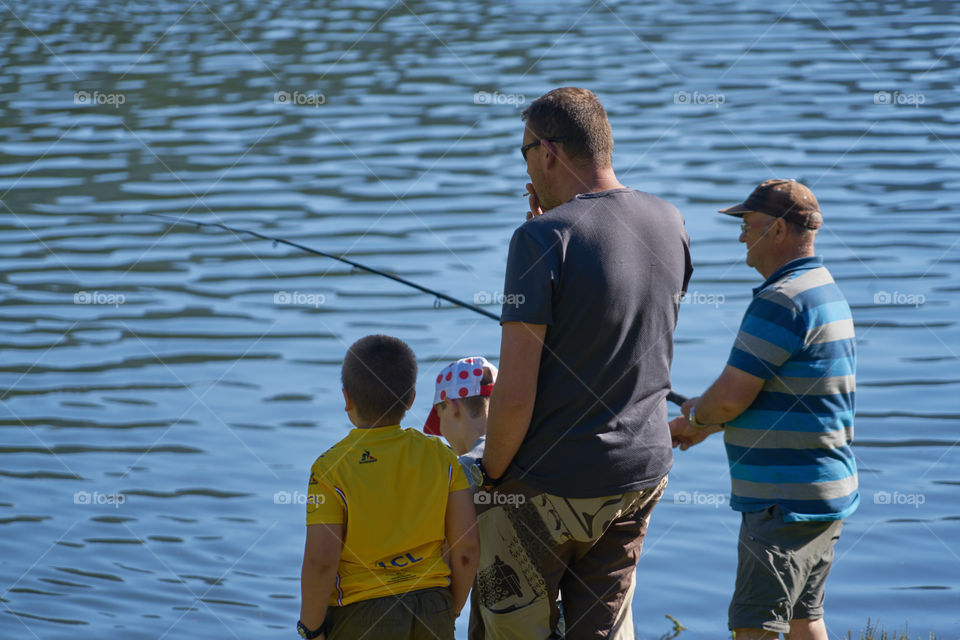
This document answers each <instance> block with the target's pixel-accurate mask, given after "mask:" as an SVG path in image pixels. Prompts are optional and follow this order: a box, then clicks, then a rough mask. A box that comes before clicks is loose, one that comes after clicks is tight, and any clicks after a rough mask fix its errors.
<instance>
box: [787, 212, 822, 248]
mask: <svg viewBox="0 0 960 640" xmlns="http://www.w3.org/2000/svg"><path fill="white" fill-rule="evenodd" d="M783 221H784V222H786V223H787V230H788V231H790V233H792V234H793V235H794V236H795V237H796V238H797V239H799V240H800V241H801V242H803V243H804V244H807V243H809V244H813V239H814V238H815V237H816V235H817V230H816V229H811V228H810V227H805V226H803V225H802V224H797V223H796V222H793V221H792V220H787V219H786V218H784V219H783Z"/></svg>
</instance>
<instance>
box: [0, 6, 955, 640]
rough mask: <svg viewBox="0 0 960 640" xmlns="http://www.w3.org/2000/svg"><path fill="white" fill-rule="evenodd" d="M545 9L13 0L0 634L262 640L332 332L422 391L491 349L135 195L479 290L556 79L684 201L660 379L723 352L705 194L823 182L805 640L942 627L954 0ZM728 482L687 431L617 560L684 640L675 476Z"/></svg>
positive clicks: (720, 583)
mask: <svg viewBox="0 0 960 640" xmlns="http://www.w3.org/2000/svg"><path fill="white" fill-rule="evenodd" d="M556 8H557V7H556V5H555V4H547V3H542V2H529V3H523V4H521V5H517V6H514V5H507V4H504V5H497V4H491V3H453V2H427V1H407V2H398V3H390V2H379V1H374V0H371V1H368V2H364V3H348V2H326V3H320V4H318V3H307V2H303V1H301V0H294V1H292V2H283V3H281V2H267V3H253V2H239V1H236V0H233V1H230V0H227V1H224V2H218V3H206V2H199V3H190V2H172V1H170V2H164V3H159V4H158V3H153V4H139V5H129V4H127V3H121V2H106V3H81V4H80V5H75V4H74V5H70V6H69V7H67V6H66V5H64V4H63V3H60V2H52V1H39V0H38V1H29V2H23V3H16V4H10V5H8V6H5V7H4V13H3V26H4V28H3V29H2V30H0V49H2V56H3V62H4V64H3V68H4V73H3V74H2V76H0V89H2V91H0V95H2V98H0V110H2V111H0V200H2V205H3V206H2V210H3V215H2V217H0V260H2V265H3V277H2V278H0V305H2V307H0V346H2V352H0V353H2V358H0V387H2V388H3V395H2V401H3V402H2V406H3V414H2V415H0V427H2V429H3V433H4V438H3V440H2V443H0V469H2V471H0V487H2V495H0V524H2V525H3V527H4V532H5V533H6V535H4V536H2V538H0V539H2V541H0V550H2V553H0V556H2V557H3V558H4V560H3V562H2V578H3V579H2V583H3V584H4V585H5V586H4V593H3V594H2V598H3V605H4V607H5V611H6V613H7V615H5V616H2V617H0V635H2V636H3V637H34V635H35V636H36V637H42V638H59V637H67V636H71V637H73V636H75V635H76V634H77V633H80V634H84V635H90V636H91V637H112V636H113V635H118V634H129V633H134V634H142V635H143V636H144V637H160V636H163V635H164V634H165V633H166V636H165V637H170V638H178V637H186V638H201V637H223V636H224V634H226V635H227V636H228V637H229V636H232V635H236V636H237V637H247V636H248V635H249V636H254V635H255V636H257V637H289V635H290V633H291V630H292V629H293V625H294V624H295V623H296V618H297V613H298V606H299V605H298V603H299V584H298V571H299V561H300V550H301V548H302V544H303V505H302V503H299V501H300V498H301V497H302V493H299V492H301V491H302V490H303V488H304V483H305V474H306V470H307V468H308V467H309V464H310V462H312V460H313V458H314V457H315V456H316V455H317V454H318V453H319V452H321V451H323V450H324V449H326V447H328V446H329V445H330V444H332V443H333V442H334V441H336V440H337V439H338V438H339V437H340V435H341V434H343V433H344V431H345V430H346V428H347V423H346V421H345V419H344V415H343V413H342V406H341V404H340V402H341V401H340V400H339V388H338V387H339V382H338V367H339V363H340V359H341V358H342V354H343V351H344V350H345V348H346V345H348V344H349V343H350V342H352V341H353V340H354V339H356V338H357V337H359V336H361V335H363V334H366V333H370V332H387V333H392V334H395V335H398V336H401V337H402V338H404V339H405V340H407V341H408V342H409V343H410V344H411V345H412V346H413V348H414V350H415V351H416V352H417V354H418V356H419V357H420V361H421V372H422V378H421V379H422V382H421V384H420V388H419V391H420V397H421V398H426V397H429V396H430V395H431V390H430V384H429V383H430V379H431V377H432V372H435V371H436V370H437V369H438V368H439V367H440V366H442V365H443V364H444V363H446V362H447V361H449V360H452V359H454V358H457V357H461V356H463V355H468V354H479V355H484V356H486V357H488V358H495V357H496V356H497V354H498V349H499V330H498V327H497V325H496V323H494V322H491V321H490V320H488V319H485V318H483V317H481V316H479V315H476V314H473V313H471V312H469V311H465V310H463V309H458V308H455V307H453V306H451V305H450V304H448V303H443V304H440V305H439V307H438V308H437V307H436V306H435V301H434V300H433V299H431V298H430V297H429V296H426V295H423V294H420V293H419V292H416V291H413V290H409V289H406V288H403V287H401V286H400V285H398V284H396V283H394V282H390V281H388V280H386V279H384V278H380V277H377V276H373V275H369V274H366V273H363V272H359V271H354V270H351V268H350V267H348V266H346V265H343V264H340V263H337V262H334V261H329V260H325V259H323V258H318V257H316V256H311V255H308V254H304V253H302V252H298V251H296V250H294V249H291V248H290V247H284V246H282V245H281V246H276V247H274V246H271V244H270V243H268V242H262V241H257V240H255V239H252V238H249V237H246V236H235V235H232V234H230V233H228V232H225V231H214V230H207V229H197V228H195V227H191V226H171V225H169V224H166V223H165V222H163V221H160V220H157V219H154V218H151V217H149V216H144V215H142V214H146V213H163V214H170V215H175V216H179V215H184V214H185V215H187V216H189V217H191V218H195V219H198V220H203V221H216V220H221V221H225V222H227V223H229V224H234V225H239V226H244V227H249V228H253V229H257V230H261V231H264V232H265V233H269V234H271V235H278V236H283V237H290V238H292V239H296V240H298V241H300V242H303V243H305V244H308V245H310V246H314V247H316V248H319V249H322V250H324V251H328V252H332V253H345V254H349V255H351V256H352V257H355V258H356V259H357V260H360V261H362V262H365V263H369V264H370V265H371V266H375V267H378V268H383V269H387V270H390V271H393V272H395V273H398V274H400V275H402V276H404V277H407V278H410V279H413V280H415V281H417V282H420V283H422V284H424V285H425V286H429V287H432V288H436V289H439V290H441V291H444V292H447V293H449V294H451V295H453V296H456V297H460V298H463V299H466V300H468V301H471V302H472V301H473V300H474V299H477V300H479V301H483V300H484V299H487V298H489V297H490V296H494V295H496V292H498V291H499V290H500V288H501V287H502V278H503V268H504V257H505V252H506V243H507V241H508V239H509V236H510V234H511V232H512V230H513V228H514V227H515V226H516V225H517V224H519V223H520V222H521V221H522V219H523V214H524V212H525V202H524V201H523V200H522V199H521V198H520V197H519V194H520V193H522V192H523V185H524V183H525V182H526V176H525V174H524V168H523V166H522V163H521V161H520V156H519V154H518V153H517V146H518V144H519V139H520V135H519V134H520V120H519V118H518V109H517V107H518V106H520V107H522V106H523V105H524V104H526V103H528V102H529V101H530V100H532V99H533V98H534V97H536V96H537V95H539V94H540V93H542V92H544V91H545V90H547V89H549V88H551V87H553V86H559V85H569V84H576V85H584V86H588V87H590V88H592V89H594V90H595V91H597V92H598V93H599V94H600V96H601V98H602V99H603V101H604V102H605V104H606V106H607V108H608V111H609V113H610V116H611V119H612V122H613V126H614V132H615V136H616V140H617V146H616V152H615V163H616V168H617V171H618V174H619V176H620V178H621V180H622V181H624V182H626V183H628V184H630V185H632V186H635V187H637V188H641V189H644V190H647V191H651V192H653V193H656V194H658V195H661V196H663V197H666V198H668V199H670V200H672V201H673V202H675V203H676V204H677V205H678V206H679V207H680V208H681V210H682V211H683V212H684V214H685V216H686V219H687V226H688V229H689V231H690V234H691V236H692V238H693V251H694V258H695V262H696V267H697V271H696V274H695V276H694V280H693V283H692V284H691V291H692V292H694V293H699V294H701V296H700V297H699V298H692V299H691V300H692V301H691V303H688V304H687V305H685V306H684V307H683V309H682V311H681V322H680V327H679V330H678V336H677V345H678V346H677V355H676V362H675V366H674V386H675V388H676V389H677V390H678V391H680V392H682V393H693V392H696V391H697V390H700V389H702V388H703V387H704V386H705V385H706V384H708V383H709V382H710V380H711V379H712V376H713V375H714V374H715V373H716V372H718V371H719V368H720V366H721V364H722V362H723V359H724V357H725V354H726V351H727V349H728V348H729V345H730V342H731V339H732V334H733V333H734V331H735V329H736V327H737V324H738V322H739V318H740V316H741V314H742V312H743V309H744V307H745V305H746V303H747V301H748V299H749V289H750V287H752V286H756V284H757V283H758V278H757V276H756V274H755V273H754V272H752V271H751V270H750V269H748V268H747V267H746V266H745V265H743V263H742V259H743V249H742V247H741V246H740V245H738V244H737V243H736V241H735V240H736V229H735V225H734V223H733V222H732V221H730V220H725V219H721V216H717V215H715V213H714V211H715V210H716V208H717V207H718V206H720V205H723V204H729V203H731V202H735V201H739V200H740V199H742V198H743V197H744V196H745V195H746V194H747V193H748V192H749V190H750V189H751V188H752V186H753V185H754V184H755V183H757V182H759V181H760V180H761V179H763V178H766V177H770V176H779V177H796V178H798V179H801V180H803V181H805V182H807V183H808V184H810V185H811V186H812V187H813V188H814V191H815V192H816V194H817V196H818V198H819V200H820V202H821V204H822V205H823V207H824V210H825V213H826V219H827V226H826V227H825V228H824V229H823V231H822V233H821V234H820V239H819V247H820V250H821V252H822V253H823V254H824V256H825V257H826V258H827V261H828V264H829V265H830V267H831V270H832V271H833V273H834V275H835V277H836V278H837V280H838V282H839V283H840V285H841V287H842V288H843V289H844V291H845V293H846V294H847V296H848V298H849V299H850V301H851V303H852V306H853V308H854V315H855V318H856V325H857V331H858V337H859V348H860V366H859V372H860V376H859V382H860V390H859V396H858V406H859V412H858V413H859V420H858V423H857V433H858V437H859V438H860V441H859V443H858V446H857V448H856V453H857V455H858V458H859V461H860V466H861V470H862V478H861V481H862V485H863V506H862V507H861V509H860V511H859V512H858V513H857V515H856V516H855V517H854V518H852V519H851V520H850V521H849V522H848V523H847V526H846V528H845V533H844V536H843V538H842V540H841V543H840V546H839V548H838V561H837V564H836V566H835V568H834V572H833V576H832V577H831V582H830V588H829V604H828V618H827V620H828V626H829V628H830V631H831V637H833V636H837V635H840V634H841V633H845V632H846V630H847V629H854V630H856V629H858V628H860V627H861V626H862V625H863V624H864V622H865V621H866V619H867V618H868V617H870V618H873V619H874V620H875V621H876V620H877V619H878V618H879V619H880V620H882V621H883V622H884V623H885V624H887V625H888V627H889V626H902V624H903V621H904V619H909V620H910V623H911V628H913V629H914V630H915V631H917V632H926V631H928V630H929V631H936V632H937V633H938V634H939V635H940V637H944V638H947V637H956V633H957V629H960V620H958V619H957V617H956V612H957V611H960V606H958V605H960V595H958V594H960V591H958V588H960V584H958V581H957V575H958V571H957V568H958V563H960V547H958V546H957V542H956V540H957V539H958V532H960V530H958V521H960V513H958V512H957V510H956V508H955V505H956V504H957V500H956V496H957V486H958V485H960V456H958V453H957V452H958V450H960V449H958V447H957V446H956V445H957V442H958V440H957V434H956V432H955V429H953V428H952V427H953V425H954V423H955V421H956V420H957V419H958V417H960V414H958V412H957V409H956V402H955V401H954V400H953V395H955V394H953V393H952V391H953V388H954V387H955V386H956V385H957V384H958V382H960V378H958V374H957V371H958V368H957V365H958V363H957V360H958V355H957V345H958V344H960V335H958V333H960V332H958V329H957V327H956V315H957V314H956V308H955V307H956V295H955V294H956V292H957V291H958V290H960V283H958V282H957V277H958V272H960V271H958V264H960V254H958V249H957V237H958V232H960V222H958V219H957V216H956V213H955V203H956V201H957V198H958V191H960V184H958V182H957V180H956V177H955V174H956V169H957V167H958V165H960V160H958V156H957V153H958V148H957V141H958V139H960V131H958V129H957V127H956V122H955V121H956V117H955V113H956V112H955V105H956V97H955V92H954V87H955V86H956V83H957V73H956V71H955V69H956V68H957V66H958V64H957V63H958V60H957V58H958V56H960V49H957V48H955V47H954V44H955V43H956V40H957V38H958V37H960V33H958V32H957V29H956V27H955V25H954V22H955V21H954V20H953V18H952V16H953V11H952V10H953V4H952V3H949V2H937V1H932V0H931V1H918V2H911V3H905V2H895V3H885V4H884V3H876V2H847V3H829V2H801V3H788V2H784V3H772V4H771V3H761V2H755V1H747V2H736V3H733V2H723V1H716V2H696V3H694V2H685V3H681V4H680V5H671V4H655V3H639V4H638V3H622V2H600V3H595V4H591V3H586V2H570V3H568V4H567V5H564V6H563V7H562V10H560V11H557V10H556ZM678 9H679V10H678ZM718 25H722V27H723V28H720V29H718V28H717V27H718ZM281 294H285V295H281ZM696 300H710V301H712V302H711V303H705V304H698V303H696ZM721 300H722V302H720V301H721ZM425 414H426V405H425V404H421V403H419V402H418V403H417V404H416V405H415V407H414V410H413V412H412V414H411V416H410V418H409V420H408V423H409V424H411V425H416V424H419V423H420V422H421V421H422V419H423V418H424V417H425ZM726 488H727V474H726V462H725V458H724V456H723V454H722V451H721V447H720V445H719V442H711V443H708V444H706V445H704V446H702V447H700V448H699V449H695V450H693V451H691V452H689V453H685V454H681V455H679V456H678V459H677V464H676V467H675V470H674V473H673V477H672V481H671V491H670V492H669V493H668V496H667V497H666V498H665V500H664V502H663V504H662V505H661V506H660V507H659V508H658V509H657V514H656V516H655V518H654V522H653V524H652V525H651V530H650V536H649V538H648V542H647V544H646V545H645V558H644V560H643V561H642V562H641V568H640V586H639V587H638V590H637V597H636V601H635V605H634V608H635V615H636V618H637V627H638V632H639V633H640V636H641V637H658V636H659V635H660V634H662V633H663V632H665V631H667V630H668V629H669V628H670V626H671V625H670V623H669V621H668V620H666V618H665V617H664V615H665V614H667V613H669V614H671V615H674V616H676V617H677V618H678V619H679V620H680V621H681V622H682V623H683V624H684V625H685V626H687V627H688V628H689V631H687V632H684V634H683V635H682V637H690V638H699V637H704V638H706V637H716V633H717V630H718V629H721V630H722V629H724V628H725V627H724V626H723V625H725V611H726V605H727V599H728V597H729V593H730V590H731V588H732V584H733V569H734V565H735V559H734V554H735V551H734V549H735V538H736V528H737V517H736V515H735V514H733V513H732V512H730V511H729V509H727V508H726V507H724V508H721V509H716V508H713V506H712V505H711V506H703V505H693V506H691V505H684V504H677V503H675V502H674V500H673V495H674V494H675V492H677V491H681V490H686V491H691V492H692V491H698V490H699V491H702V492H723V491H725V490H726ZM691 549H696V550H697V558H698V561H697V562H695V563H691V562H690V561H689V560H688V559H689V558H690V557H691V555H690V550H691ZM877 558H884V562H883V563H878V562H877ZM691 602H696V603H697V604H696V606H691V604H690V603H691ZM458 637H465V630H464V629H462V628H461V629H460V630H459V631H458Z"/></svg>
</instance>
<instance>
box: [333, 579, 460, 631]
mask: <svg viewBox="0 0 960 640" xmlns="http://www.w3.org/2000/svg"><path fill="white" fill-rule="evenodd" d="M327 619H329V620H330V621H331V622H332V624H333V628H332V630H331V631H330V633H329V634H328V635H327V639H328V640H360V639H366V640H453V625H454V622H455V621H456V619H457V612H456V610H455V608H454V603H453V595H452V594H451V593H450V589H445V588H442V587H434V588H431V589H419V590H417V591H408V592H407V593H402V594H400V595H397V596H384V597H381V598H372V599H370V600H361V601H359V602H354V603H352V604H348V605H344V606H342V607H329V608H328V609H327Z"/></svg>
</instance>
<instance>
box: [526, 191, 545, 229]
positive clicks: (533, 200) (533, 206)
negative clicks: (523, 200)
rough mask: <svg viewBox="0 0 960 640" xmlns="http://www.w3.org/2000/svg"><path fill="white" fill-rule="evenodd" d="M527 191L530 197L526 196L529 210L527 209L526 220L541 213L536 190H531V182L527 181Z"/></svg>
mask: <svg viewBox="0 0 960 640" xmlns="http://www.w3.org/2000/svg"><path fill="white" fill-rule="evenodd" d="M527 193H528V194H530V197H529V198H528V200H529V204H530V211H527V220H530V219H532V218H536V217H537V216H539V215H542V214H543V209H541V208H540V198H538V197H537V192H536V191H534V190H533V183H532V182H528V183H527Z"/></svg>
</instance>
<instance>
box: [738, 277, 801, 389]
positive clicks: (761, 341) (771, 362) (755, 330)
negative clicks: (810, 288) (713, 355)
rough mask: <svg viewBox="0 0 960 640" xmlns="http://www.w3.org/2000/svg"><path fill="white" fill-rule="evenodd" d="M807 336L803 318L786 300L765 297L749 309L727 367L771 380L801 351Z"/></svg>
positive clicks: (773, 296)
mask: <svg viewBox="0 0 960 640" xmlns="http://www.w3.org/2000/svg"><path fill="white" fill-rule="evenodd" d="M805 334H806V329H805V324H804V320H803V317H802V315H801V314H799V313H797V311H796V309H795V307H794V306H793V305H792V304H791V303H790V302H789V299H788V298H787V297H786V296H783V295H781V294H773V295H765V294H764V293H761V294H760V296H758V297H757V298H755V299H754V300H753V302H751V303H750V306H749V307H747V312H746V314H744V317H743V321H742V322H741V323H740V331H739V333H737V339H736V341H735V342H734V343H733V349H731V351H730V358H729V359H728V360H727V364H728V365H730V366H731V367H734V368H735V369H739V370H740V371H744V372H746V373H749V374H750V375H753V376H756V377H758V378H762V379H764V380H770V379H771V378H773V377H774V376H775V375H776V373H777V371H778V370H779V369H780V367H781V366H783V363H784V362H786V361H787V360H788V359H789V358H790V357H791V356H792V355H794V354H795V353H796V352H797V351H799V350H800V348H801V347H802V346H803V339H804V336H805Z"/></svg>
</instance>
